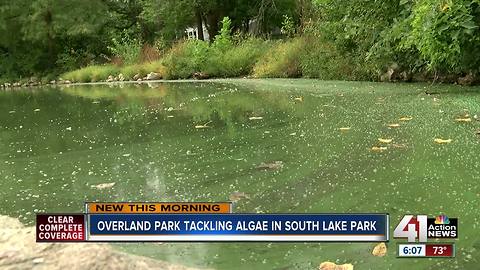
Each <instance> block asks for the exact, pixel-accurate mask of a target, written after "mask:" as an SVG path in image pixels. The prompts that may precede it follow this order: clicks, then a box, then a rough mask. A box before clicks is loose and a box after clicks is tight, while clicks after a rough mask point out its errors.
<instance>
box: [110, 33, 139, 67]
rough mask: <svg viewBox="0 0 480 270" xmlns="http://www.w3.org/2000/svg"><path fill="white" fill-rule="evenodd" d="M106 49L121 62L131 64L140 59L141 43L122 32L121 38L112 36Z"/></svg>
mask: <svg viewBox="0 0 480 270" xmlns="http://www.w3.org/2000/svg"><path fill="white" fill-rule="evenodd" d="M108 49H109V50H110V52H111V53H112V54H113V55H115V56H117V57H119V58H121V59H122V62H123V64H133V63H136V62H137V61H138V60H140V56H141V52H142V43H141V41H140V40H138V39H136V38H132V37H130V36H129V35H127V34H124V35H123V37H122V38H121V39H117V38H112V46H108Z"/></svg>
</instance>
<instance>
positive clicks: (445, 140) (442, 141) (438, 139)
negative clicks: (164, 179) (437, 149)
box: [433, 138, 452, 144]
mask: <svg viewBox="0 0 480 270" xmlns="http://www.w3.org/2000/svg"><path fill="white" fill-rule="evenodd" d="M433 141H434V142H436V143H438V144H445V143H451V142H452V139H440V138H435V140H433Z"/></svg>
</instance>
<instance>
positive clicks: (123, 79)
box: [118, 73, 125, 82]
mask: <svg viewBox="0 0 480 270" xmlns="http://www.w3.org/2000/svg"><path fill="white" fill-rule="evenodd" d="M118 81H120V82H123V81H125V77H124V76H123V74H122V73H120V74H118Z"/></svg>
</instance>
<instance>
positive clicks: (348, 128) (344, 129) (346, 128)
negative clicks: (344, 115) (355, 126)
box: [339, 127, 351, 131]
mask: <svg viewBox="0 0 480 270" xmlns="http://www.w3.org/2000/svg"><path fill="white" fill-rule="evenodd" d="M350 129H351V128H350V127H341V128H339V130H340V131H347V130H350Z"/></svg>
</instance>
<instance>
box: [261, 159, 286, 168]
mask: <svg viewBox="0 0 480 270" xmlns="http://www.w3.org/2000/svg"><path fill="white" fill-rule="evenodd" d="M255 168H256V169H259V170H279V169H281V168H283V161H281V160H275V161H272V162H262V163H260V164H259V165H258V166H257V167H255Z"/></svg>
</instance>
